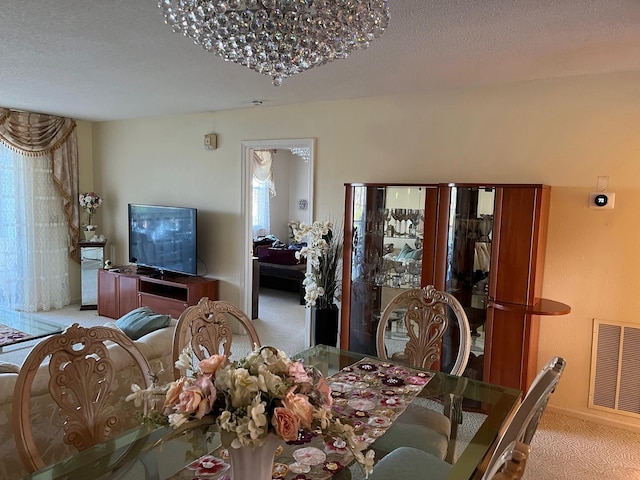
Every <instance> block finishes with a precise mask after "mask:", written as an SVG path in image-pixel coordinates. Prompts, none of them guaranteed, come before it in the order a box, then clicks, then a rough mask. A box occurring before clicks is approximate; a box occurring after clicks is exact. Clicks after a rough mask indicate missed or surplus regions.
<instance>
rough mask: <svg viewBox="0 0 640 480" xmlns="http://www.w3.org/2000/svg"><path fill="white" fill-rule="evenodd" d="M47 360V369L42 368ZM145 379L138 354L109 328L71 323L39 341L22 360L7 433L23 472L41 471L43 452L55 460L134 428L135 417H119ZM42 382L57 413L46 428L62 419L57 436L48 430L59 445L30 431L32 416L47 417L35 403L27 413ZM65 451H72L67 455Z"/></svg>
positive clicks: (127, 340)
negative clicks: (10, 430) (34, 390)
mask: <svg viewBox="0 0 640 480" xmlns="http://www.w3.org/2000/svg"><path fill="white" fill-rule="evenodd" d="M47 358H48V359H49V364H48V367H47V366H45V365H43V362H45V360H46V359H47ZM116 365H117V366H116ZM123 365H128V366H130V367H132V368H131V369H129V368H128V367H127V368H126V370H127V371H126V372H125V371H124V369H123ZM41 366H42V368H41ZM129 370H131V372H130V371H129ZM151 375H152V374H151V369H150V367H149V363H148V362H147V360H146V359H145V357H144V355H143V354H142V352H140V350H139V349H138V347H136V346H135V345H134V343H133V341H132V340H131V339H130V338H129V337H127V336H126V335H125V334H124V333H122V332H121V331H120V330H117V329H115V328H110V327H91V328H84V327H80V326H79V325H78V324H77V323H74V324H73V325H71V326H70V327H68V328H67V329H66V330H65V331H63V332H62V333H59V334H55V335H52V336H50V337H47V338H46V339H44V340H42V341H41V342H40V343H38V344H37V345H36V346H35V347H34V348H33V349H32V350H31V352H30V353H29V355H28V356H27V358H26V359H25V361H24V364H23V366H22V368H21V369H20V373H19V374H18V378H17V380H16V385H15V389H14V393H13V411H12V416H13V419H12V420H13V421H12V424H13V433H14V438H15V442H16V447H17V450H18V453H19V455H20V458H21V460H22V462H23V463H24V465H25V468H26V469H27V470H28V471H30V472H34V471H36V470H39V469H41V468H44V467H45V466H46V465H47V463H49V462H47V461H45V458H44V453H45V452H46V454H47V457H49V456H51V457H52V459H51V461H57V460H60V456H62V458H64V457H65V456H67V455H69V454H70V453H73V449H75V450H78V451H82V450H85V449H86V448H88V447H91V446H93V445H95V444H97V443H100V442H102V441H104V440H106V439H107V438H109V437H110V436H111V435H113V434H116V433H119V432H121V431H124V430H126V429H128V428H131V427H132V426H133V425H136V424H139V422H138V421H137V420H135V418H134V417H135V415H134V413H135V412H133V411H132V412H131V415H129V416H127V415H126V414H124V412H125V411H126V408H127V406H126V402H125V399H124V397H125V396H126V395H127V393H130V392H131V390H130V388H131V384H132V383H134V382H135V383H137V384H139V385H144V387H145V388H148V387H150V386H151V385H152V381H153V380H152V378H151ZM47 381H48V391H49V395H50V396H51V398H52V399H53V401H54V402H55V405H57V412H54V413H57V414H58V415H55V414H51V415H52V419H51V423H52V424H56V425H57V424H58V423H59V421H58V419H57V418H55V419H54V418H53V417H58V416H59V417H61V420H62V432H60V431H59V429H58V428H55V425H52V430H55V435H58V434H62V442H64V443H63V444H62V442H60V439H59V438H58V437H56V438H50V437H48V436H47V438H42V437H43V436H44V435H42V432H40V431H38V432H34V431H33V428H32V415H34V416H35V415H47V414H48V412H45V411H42V410H40V409H39V408H38V406H37V404H36V405H35V406H33V409H34V411H32V405H33V401H32V400H31V395H32V388H33V386H34V384H37V385H42V384H43V382H45V383H46V382H47ZM116 389H117V393H116V392H114V390H116ZM48 433H52V432H48ZM65 445H66V446H68V447H65ZM69 447H73V449H71V452H69V451H68V450H69ZM61 450H63V451H61Z"/></svg>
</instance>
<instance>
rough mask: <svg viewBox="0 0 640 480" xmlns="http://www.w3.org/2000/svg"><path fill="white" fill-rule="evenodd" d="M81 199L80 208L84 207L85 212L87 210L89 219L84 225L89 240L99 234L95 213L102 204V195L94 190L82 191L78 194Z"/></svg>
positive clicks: (85, 234) (86, 237)
mask: <svg viewBox="0 0 640 480" xmlns="http://www.w3.org/2000/svg"><path fill="white" fill-rule="evenodd" d="M78 198H79V200H80V208H82V209H83V210H84V211H85V212H87V215H88V220H87V223H86V224H85V225H84V226H83V231H84V236H85V239H86V240H87V241H90V240H91V239H92V238H93V237H94V236H96V235H97V232H96V230H97V228H98V226H97V225H94V224H93V222H92V220H93V215H95V214H96V212H97V211H98V208H100V205H102V198H100V195H98V194H97V193H94V192H89V193H81V194H80V195H79V196H78Z"/></svg>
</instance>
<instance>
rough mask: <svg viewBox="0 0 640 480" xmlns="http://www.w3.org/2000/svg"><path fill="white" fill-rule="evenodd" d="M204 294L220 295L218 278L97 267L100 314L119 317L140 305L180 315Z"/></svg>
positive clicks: (166, 313) (205, 295) (210, 296)
mask: <svg viewBox="0 0 640 480" xmlns="http://www.w3.org/2000/svg"><path fill="white" fill-rule="evenodd" d="M202 297H209V298H210V299H211V300H217V299H218V280H214V279H211V278H206V277H191V276H188V275H160V276H155V275H141V274H136V273H127V272H121V271H119V270H102V269H101V270H98V315H102V316H105V317H109V318H116V319H117V318H120V317H121V316H123V315H124V314H125V313H128V312H130V311H131V310H133V309H135V308H138V307H149V308H150V309H151V310H153V311H154V312H157V313H163V314H165V315H171V316H172V317H173V318H178V317H179V316H180V314H181V313H182V312H183V311H184V309H185V308H187V307H189V306H191V305H195V304H197V303H198V301H199V300H200V299H201V298H202Z"/></svg>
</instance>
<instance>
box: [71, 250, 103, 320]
mask: <svg viewBox="0 0 640 480" xmlns="http://www.w3.org/2000/svg"><path fill="white" fill-rule="evenodd" d="M105 244H106V243H105V242H79V243H78V245H79V247H80V267H81V270H80V286H81V290H82V292H81V293H82V299H81V303H80V310H95V309H97V308H98V270H100V269H101V268H102V267H103V266H104V260H105V252H104V247H105Z"/></svg>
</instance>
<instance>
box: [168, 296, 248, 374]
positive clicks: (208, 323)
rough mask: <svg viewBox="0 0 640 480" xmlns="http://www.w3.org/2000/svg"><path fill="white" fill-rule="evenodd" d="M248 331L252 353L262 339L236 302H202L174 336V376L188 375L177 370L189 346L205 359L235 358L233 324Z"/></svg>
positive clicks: (184, 317)
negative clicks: (220, 356)
mask: <svg viewBox="0 0 640 480" xmlns="http://www.w3.org/2000/svg"><path fill="white" fill-rule="evenodd" d="M234 320H235V321H237V322H238V323H239V324H240V325H241V326H242V328H244V330H245V332H246V334H247V336H248V340H249V345H248V352H250V351H251V350H253V348H254V346H256V345H257V346H260V338H259V337H258V332H257V331H256V329H255V327H254V326H253V323H252V322H251V320H250V319H249V317H248V316H247V315H246V314H245V313H244V312H243V311H242V310H240V309H239V308H238V307H236V306H235V305H233V304H232V303H229V302H226V301H223V300H210V299H209V298H207V297H203V298H201V299H200V301H199V302H198V304H197V305H193V306H191V307H187V308H186V309H185V310H184V312H182V314H181V315H180V318H179V319H178V323H177V324H176V329H175V332H174V334H173V363H174V376H175V378H176V379H177V378H180V377H181V376H182V375H183V374H184V373H185V372H182V371H180V369H178V368H177V367H175V362H176V361H177V360H178V357H179V356H180V353H181V352H182V351H183V349H184V348H185V347H186V346H187V345H188V344H189V345H191V350H192V351H193V354H194V356H195V357H196V358H197V359H198V360H203V359H205V358H207V357H210V356H211V355H214V354H224V355H226V356H227V357H230V356H231V353H232V352H231V347H232V343H233V338H234V334H233V328H234V326H233V323H232V322H233V321H234Z"/></svg>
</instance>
